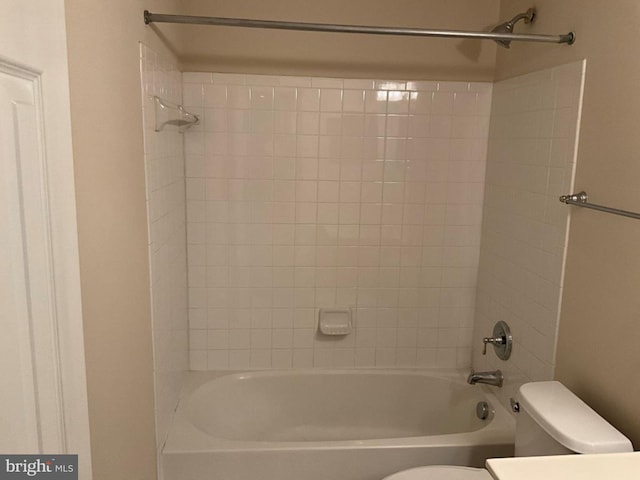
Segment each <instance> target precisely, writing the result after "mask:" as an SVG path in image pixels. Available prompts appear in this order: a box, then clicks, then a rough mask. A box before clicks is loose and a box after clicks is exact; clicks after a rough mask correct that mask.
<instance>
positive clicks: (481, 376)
mask: <svg viewBox="0 0 640 480" xmlns="http://www.w3.org/2000/svg"><path fill="white" fill-rule="evenodd" d="M503 380H504V377H503V376H502V372H501V371H500V370H496V371H495V372H474V371H471V373H470V374H469V376H468V377H467V383H470V384H471V385H475V384H476V383H486V384H487V385H494V386H496V387H502V382H503Z"/></svg>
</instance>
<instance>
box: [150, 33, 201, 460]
mask: <svg viewBox="0 0 640 480" xmlns="http://www.w3.org/2000/svg"><path fill="white" fill-rule="evenodd" d="M140 73H141V81H142V94H143V97H142V105H143V119H144V162H145V172H146V184H147V185H146V186H147V191H146V195H147V216H148V225H149V265H150V270H151V272H150V273H151V302H152V312H151V315H152V324H153V368H154V388H155V409H156V416H155V417H156V442H157V448H158V449H160V448H161V447H162V445H163V444H164V439H165V436H166V433H167V429H168V427H169V423H170V421H171V415H172V414H173V410H174V409H175V406H176V404H177V402H178V397H179V395H180V389H181V387H182V376H183V373H184V372H185V371H186V370H188V369H189V358H188V349H189V346H188V319H187V251H186V245H185V231H186V214H185V183H184V154H183V144H182V135H181V134H180V133H178V132H177V131H176V129H175V128H165V129H163V130H162V131H161V132H155V131H154V129H155V110H154V103H153V96H154V95H157V96H159V97H161V98H163V99H164V100H167V101H170V102H173V103H177V104H179V103H180V102H181V97H182V77H181V74H180V72H179V71H178V69H177V67H176V65H175V62H173V61H171V60H170V59H167V58H163V57H162V56H161V55H158V54H157V53H156V52H154V51H153V50H152V49H150V48H149V47H147V46H145V45H143V44H140Z"/></svg>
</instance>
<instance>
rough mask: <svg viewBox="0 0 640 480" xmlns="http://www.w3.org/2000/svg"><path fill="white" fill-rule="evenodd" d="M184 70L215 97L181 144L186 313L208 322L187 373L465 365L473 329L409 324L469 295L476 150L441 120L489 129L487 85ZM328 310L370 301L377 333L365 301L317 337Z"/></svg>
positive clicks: (464, 304)
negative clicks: (348, 320) (324, 337)
mask: <svg viewBox="0 0 640 480" xmlns="http://www.w3.org/2000/svg"><path fill="white" fill-rule="evenodd" d="M185 78H188V79H189V80H190V81H189V82H185V89H187V88H188V89H190V91H191V92H192V94H193V96H195V100H194V102H198V101H201V102H203V103H204V102H209V104H210V105H211V108H207V109H206V110H203V117H204V118H203V121H204V125H205V128H204V130H205V132H206V133H204V134H202V133H198V132H191V133H189V134H188V135H187V140H188V142H187V145H186V146H187V148H186V150H187V152H188V154H189V155H188V157H187V158H188V162H187V176H188V186H187V187H188V188H187V212H188V239H187V243H188V244H189V246H190V250H189V265H190V268H191V269H192V270H191V272H190V275H189V278H190V281H191V290H190V291H191V297H190V302H191V307H192V308H191V313H192V319H191V320H192V327H193V328H196V327H197V328H200V329H204V331H208V332H209V333H208V336H207V337H206V338H207V339H208V342H209V343H207V344H206V345H205V347H206V348H208V350H207V351H206V354H207V357H206V358H205V359H203V358H202V355H200V356H198V355H196V354H194V355H192V361H193V362H194V368H196V367H197V368H213V367H214V366H215V367H216V368H236V367H237V368H249V367H254V368H287V367H291V366H294V367H297V366H306V367H309V366H330V367H339V366H390V365H400V366H418V365H421V366H424V365H430V366H436V365H441V366H455V365H458V364H460V365H466V364H468V361H467V360H465V357H464V355H465V354H466V355H467V356H468V354H469V340H468V337H469V335H468V329H469V328H470V327H469V326H467V327H466V329H467V331H466V336H465V335H463V334H461V333H460V328H458V325H453V326H451V325H449V324H445V325H444V326H443V328H449V329H450V331H446V332H444V333H442V332H441V333H440V337H438V331H437V329H436V331H435V332H434V334H433V336H432V338H433V339H434V340H433V342H432V343H429V342H427V341H426V340H425V341H423V342H422V345H420V344H419V342H418V339H419V338H421V337H420V335H419V332H418V331H417V329H418V325H419V323H420V322H423V323H425V322H426V323H425V324H426V325H436V326H437V325H438V324H437V312H438V302H440V301H442V302H444V304H445V305H451V306H450V307H446V308H447V309H454V308H465V309H467V310H469V308H470V307H469V304H470V302H472V297H471V296H470V295H469V292H470V291H471V290H472V288H473V286H474V285H475V283H474V282H475V277H474V274H475V272H476V270H475V269H476V264H477V248H475V249H472V250H464V249H465V248H468V247H477V244H478V239H479V232H480V223H479V220H480V218H481V203H482V198H481V193H482V188H481V184H482V181H483V180H484V170H483V166H484V152H485V150H483V148H482V145H483V144H482V142H480V143H471V142H467V143H465V144H463V143H461V141H459V140H458V139H455V138H453V137H452V136H451V135H452V132H453V130H454V121H453V120H452V118H454V117H448V116H447V115H455V118H459V119H460V120H458V124H456V127H455V132H456V134H457V135H460V136H470V137H471V136H474V135H485V136H486V135H487V132H486V131H484V130H482V131H480V130H478V129H477V128H475V127H474V125H475V124H476V123H477V119H478V118H479V116H483V118H485V117H488V109H489V106H490V105H489V103H488V102H487V98H490V94H491V91H490V89H488V90H482V89H480V88H479V90H481V91H482V92H481V93H482V94H483V95H484V97H483V99H484V101H483V102H479V101H478V98H479V97H478V95H480V93H476V92H475V90H470V88H469V85H468V84H466V83H463V82H452V83H447V84H441V85H440V90H438V84H437V83H435V82H420V81H410V82H403V81H400V82H397V81H375V80H373V79H372V80H366V79H365V80H346V79H345V80H343V79H324V78H305V77H298V78H294V77H264V76H252V75H239V76H238V75H227V74H223V75H218V74H214V75H213V76H207V75H205V76H198V75H194V76H189V75H187V76H186V77H185ZM198 78H201V79H202V82H201V83H198V82H197V80H198ZM211 78H213V84H211ZM408 90H411V91H408ZM207 91H208V92H209V96H208V97H207V95H206V92H207ZM223 92H224V93H226V98H223ZM434 92H437V94H436V93H434ZM470 92H471V93H470ZM457 95H460V96H459V97H457ZM201 96H202V98H201ZM436 96H437V99H436V100H435V102H434V98H435V97H436ZM207 98H208V100H207ZM456 98H458V103H457V104H456V102H455V99H456ZM223 100H225V101H226V104H223ZM434 106H435V113H434V112H433V109H434ZM409 113H411V116H409ZM465 122H466V123H465ZM558 131H559V130H558ZM484 145H485V146H486V140H484ZM450 149H451V150H453V149H455V150H454V152H455V157H454V156H453V154H451V157H450ZM450 158H451V159H453V158H455V162H457V163H455V164H454V163H452V161H451V160H450ZM472 162H477V163H475V164H474V163H472ZM471 165H473V166H471ZM476 165H477V166H476ZM466 167H468V168H466ZM427 206H429V208H426V207H427ZM163 208H164V207H163ZM163 208H156V212H157V213H156V215H161V212H162V211H163ZM158 218H162V217H161V216H159V217H158ZM445 224H447V225H450V228H451V229H450V230H446V231H445V227H444V225H445ZM430 226H433V227H430ZM425 227H427V228H431V230H426V231H425ZM456 228H457V229H458V230H456ZM425 232H426V233H425ZM461 238H464V241H463V240H462V239H461ZM203 242H206V245H205V243H203ZM401 245H403V246H401ZM447 246H448V247H449V249H445V247H447ZM203 247H206V248H203ZM455 248H458V250H456V249H455ZM443 261H444V263H445V264H447V268H448V270H446V271H443V270H442V269H441V267H440V264H441V263H442V262H443ZM432 264H434V266H431V265H432ZM449 264H452V265H449ZM420 265H425V267H424V268H423V269H421V268H420ZM203 285H204V286H206V287H207V288H203V287H202V286H203ZM445 286H446V287H449V288H448V289H447V290H448V294H447V295H444V296H442V298H441V296H440V295H438V294H437V292H438V289H439V288H441V287H445ZM401 287H402V288H401ZM425 287H427V288H425ZM225 305H226V306H225ZM332 305H339V306H351V307H355V306H359V307H360V309H362V308H365V309H366V308H368V309H370V310H371V312H373V313H374V316H375V318H376V321H375V324H374V325H373V327H375V328H371V326H368V324H367V321H366V316H365V313H364V311H362V312H360V313H362V315H360V317H361V318H359V319H358V322H357V327H356V332H354V334H353V336H350V337H347V338H346V339H344V340H342V341H340V342H335V343H331V344H327V343H325V342H318V341H316V340H315V335H316V334H315V328H316V322H317V316H316V315H317V309H318V308H320V307H323V306H324V307H326V306H332ZM207 307H209V310H210V312H211V313H210V315H209V317H208V321H206V320H205V321H203V319H202V313H201V312H203V311H205V310H206V309H207ZM425 308H426V309H427V310H424V309H425ZM400 309H402V311H403V312H405V313H404V314H403V316H402V318H403V319H404V320H403V321H404V322H405V323H404V324H403V325H402V326H401V325H400V323H399V320H398V319H399V311H400ZM421 309H423V310H424V311H423V310H421ZM471 309H472V305H471ZM421 311H422V313H420V312H421ZM283 312H288V313H287V314H283ZM376 312H378V313H379V315H375V314H376ZM407 312H412V313H410V314H409V313H407ZM433 312H436V313H433ZM451 318H453V317H451ZM430 319H431V320H430ZM434 322H435V323H434ZM454 333H455V335H454ZM438 338H440V339H441V345H440V346H438V343H437V339H438ZM442 342H444V344H442ZM198 345H199V344H198V343H197V342H195V346H198ZM195 346H194V349H195ZM202 346H203V345H200V347H202ZM438 347H440V348H438ZM195 351H200V350H198V349H195ZM225 365H226V367H225ZM538 370H540V369H538Z"/></svg>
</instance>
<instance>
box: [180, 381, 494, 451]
mask: <svg viewBox="0 0 640 480" xmlns="http://www.w3.org/2000/svg"><path fill="white" fill-rule="evenodd" d="M483 399H484V395H483V394H482V392H481V391H480V390H478V389H473V388H470V387H469V386H468V385H462V384H460V383H458V382H452V381H451V380H450V379H447V378H438V377H433V376H430V377H427V376H424V375H416V374H415V373H399V372H394V373H390V372H383V371H367V372H360V373H358V374H357V375H354V374H352V373H351V372H349V371H341V372H340V371H339V372H332V373H328V372H322V371H320V372H319V371H306V372H294V373H289V374H287V375H279V374H269V373H259V374H236V375H230V376H227V377H224V378H220V379H218V380H216V381H215V382H208V383H205V384H204V385H202V386H200V387H198V388H197V389H196V390H195V391H194V392H193V393H192V394H191V395H190V396H189V400H188V404H187V406H186V410H187V416H188V418H189V421H190V422H191V423H192V424H193V425H194V426H195V427H196V428H198V429H200V430H201V431H203V432H204V433H206V434H209V435H212V436H215V437H217V438H223V439H228V440H240V441H242V440H244V441H259V442H260V441H264V442H273V441H276V442H279V441H284V442H309V441H342V440H370V439H384V438H404V437H424V436H433V435H446V434H454V433H462V432H473V431H476V430H479V429H481V428H483V427H484V426H485V425H486V424H487V423H488V422H490V421H491V419H490V418H489V419H485V420H481V419H479V418H478V417H477V415H476V414H475V407H476V404H477V403H478V402H479V401H482V400H483Z"/></svg>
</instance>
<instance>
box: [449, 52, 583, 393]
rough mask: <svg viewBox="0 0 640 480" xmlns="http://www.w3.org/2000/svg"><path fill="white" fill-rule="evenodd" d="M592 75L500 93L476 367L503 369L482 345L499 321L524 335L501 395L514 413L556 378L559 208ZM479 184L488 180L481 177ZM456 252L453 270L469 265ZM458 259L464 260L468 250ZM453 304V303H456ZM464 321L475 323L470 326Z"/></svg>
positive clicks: (502, 86)
mask: <svg viewBox="0 0 640 480" xmlns="http://www.w3.org/2000/svg"><path fill="white" fill-rule="evenodd" d="M583 67H584V65H583V62H576V63H573V64H569V65H565V66H562V67H557V68H556V69H549V70H545V71H542V72H536V73H533V74H529V75H524V76H521V77H516V78H512V79H509V80H506V81H503V82H498V83H497V84H495V85H494V89H493V107H492V108H493V109H492V117H491V128H492V137H491V138H490V140H489V151H490V152H491V155H490V156H489V157H488V159H487V162H488V163H487V176H486V185H485V190H486V193H485V199H487V200H486V203H485V208H484V215H483V223H484V225H483V233H484V237H483V239H482V248H481V252H480V264H479V268H480V270H479V280H478V289H477V301H476V302H477V303H476V309H475V324H474V330H473V336H472V342H471V347H472V349H473V366H474V368H476V369H485V368H486V369H492V368H498V367H500V366H502V365H499V363H502V362H500V361H499V360H496V359H495V356H492V355H490V354H489V355H487V356H483V355H480V354H479V351H478V350H479V344H480V342H481V337H482V336H486V334H487V332H490V331H491V329H492V328H493V323H494V322H495V320H497V319H501V320H506V321H507V322H509V323H511V324H512V327H513V328H514V329H517V331H518V332H519V333H518V335H517V338H518V340H517V343H516V345H515V346H514V355H513V357H512V360H509V362H510V369H509V370H510V375H509V376H508V377H507V378H506V384H505V387H506V388H505V393H500V398H501V400H502V401H503V403H505V405H506V404H508V397H509V393H508V392H513V391H515V390H516V389H517V388H518V386H519V385H520V384H521V383H523V382H526V381H535V380H549V379H551V378H553V373H554V367H555V341H556V332H557V325H558V319H559V314H560V312H559V308H558V305H559V299H560V297H561V294H562V272H563V269H564V249H565V240H566V238H567V237H566V231H567V228H568V215H569V209H566V208H556V207H557V206H560V207H562V205H560V204H559V202H557V200H556V199H557V197H558V195H560V194H561V191H564V190H563V188H565V189H567V190H568V189H569V188H570V184H571V179H572V177H573V170H574V163H573V162H574V158H575V148H576V131H577V126H578V120H579V119H578V112H579V109H580V101H581V93H582V82H583ZM560 71H562V74H559V72H560ZM556 74H558V75H556ZM556 77H557V78H556ZM561 79H562V80H561ZM561 84H562V86H561ZM569 85H570V87H569V90H570V91H571V92H570V93H569V92H568V91H564V92H561V93H560V95H561V96H562V102H561V106H560V105H556V103H555V102H554V100H557V97H555V95H556V94H558V92H559V90H562V89H563V88H565V87H568V86H569ZM482 87H483V86H482V85H480V86H478V85H476V84H471V86H470V91H473V90H476V91H478V92H482ZM456 95H457V94H456ZM481 95H483V96H482V97H481ZM488 95H490V94H489V93H488V92H482V93H479V94H478V102H477V106H479V105H480V104H481V103H482V104H484V103H486V102H487V101H488ZM555 121H557V123H556V124H554V122H555ZM465 128H467V127H465ZM469 130H470V129H469ZM532 132H535V138H533V136H532ZM523 142H524V143H525V144H526V146H530V147H531V148H530V149H529V151H528V153H526V154H524V155H514V154H513V153H514V152H516V151H520V149H521V148H522V147H523ZM526 146H525V150H527V148H526ZM457 169H458V168H457V167H455V168H454V170H457ZM451 173H453V171H451ZM473 176H475V177H476V178H480V174H479V173H478V172H476V173H475V174H473ZM548 179H552V180H551V181H548ZM565 181H567V184H568V185H567V184H564V182H565ZM498 198H511V199H513V203H512V208H506V207H505V203H504V202H498V201H496V199H498ZM550 212H553V213H550ZM477 218H478V217H477V213H474V212H473V211H471V210H469V209H467V208H466V207H464V206H459V207H452V208H451V209H450V211H448V212H447V222H448V224H449V225H451V226H453V225H458V226H457V227H448V228H455V229H458V228H462V227H461V226H462V225H464V224H469V225H471V224H473V223H475V222H476V221H477ZM456 231H457V230H449V231H448V233H450V234H455V233H456ZM458 233H460V231H458ZM453 238H455V235H454V237H453ZM458 244H460V242H458ZM546 245H548V246H551V245H553V247H551V250H553V252H550V251H548V250H546V248H545V246H546ZM455 248H459V247H455ZM461 248H466V247H461ZM448 254H449V260H450V261H451V263H456V262H457V259H458V258H460V257H458V256H457V254H454V251H453V250H450V251H449V252H448ZM458 254H461V255H463V256H464V255H465V253H464V250H462V251H459V252H458ZM458 267H459V265H458ZM444 272H445V273H444V276H445V277H446V278H447V281H448V282H449V283H450V284H452V285H454V284H455V285H458V286H462V285H468V284H469V282H468V278H466V279H465V277H466V276H467V273H465V272H464V271H461V270H459V268H456V269H451V268H448V269H445V270H444ZM452 300H453V299H452V298H449V299H447V301H448V302H449V303H453V302H452ZM460 321H461V322H463V323H466V324H468V323H469V322H468V321H465V320H464V319H463V318H461V319H460ZM468 328H469V327H465V328H464V331H463V332H461V337H460V340H461V341H466V338H468V332H467V330H468ZM514 336H516V335H514ZM461 345H462V343H461ZM464 348H466V347H464ZM464 348H463V349H464ZM461 361H462V360H461V359H460V358H459V359H458V362H459V363H460V362H461Z"/></svg>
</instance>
